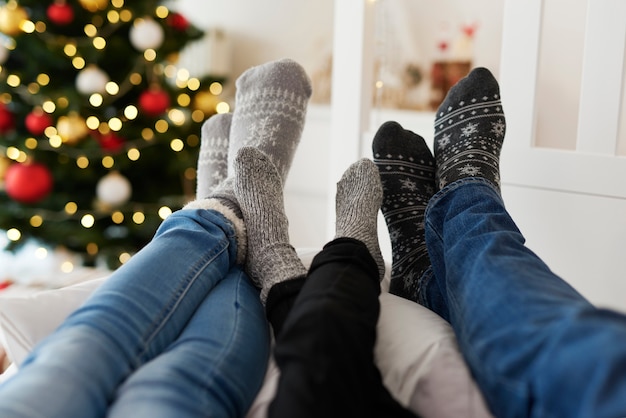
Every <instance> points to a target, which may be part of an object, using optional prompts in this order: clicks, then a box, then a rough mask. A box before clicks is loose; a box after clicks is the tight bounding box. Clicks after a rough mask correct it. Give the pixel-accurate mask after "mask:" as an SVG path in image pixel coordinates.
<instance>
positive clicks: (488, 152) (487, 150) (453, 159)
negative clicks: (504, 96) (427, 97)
mask: <svg viewBox="0 0 626 418" xmlns="http://www.w3.org/2000/svg"><path fill="white" fill-rule="evenodd" d="M504 132H505V119H504V112H503V110H502V103H501V102H500V88H499V86H498V82H497V81H496V79H495V78H494V77H493V75H492V74H491V72H489V70H487V69H486V68H476V69H474V70H472V72H470V74H469V75H468V76H467V77H465V78H464V79H462V80H460V81H459V82H458V83H457V84H456V85H454V86H453V87H452V89H450V91H449V92H448V95H447V96H446V98H445V99H444V101H443V103H442V104H441V106H439V110H437V116H436V120H435V147H434V148H435V159H436V162H437V172H436V178H437V180H438V183H439V187H440V188H443V187H445V185H446V184H449V183H452V182H453V181H456V180H459V179H462V178H466V177H482V178H484V179H487V180H488V181H490V182H491V183H493V185H494V186H496V188H498V189H499V188H500V169H499V159H500V150H501V149H502V141H503V139H504Z"/></svg>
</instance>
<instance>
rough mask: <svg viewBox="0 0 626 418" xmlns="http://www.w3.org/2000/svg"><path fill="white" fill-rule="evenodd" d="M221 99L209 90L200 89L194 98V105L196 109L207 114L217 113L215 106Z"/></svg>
mask: <svg viewBox="0 0 626 418" xmlns="http://www.w3.org/2000/svg"><path fill="white" fill-rule="evenodd" d="M219 101H220V100H219V98H218V97H217V96H215V95H213V94H211V93H209V92H208V91H200V92H198V94H196V97H195V98H194V100H193V107H194V109H196V110H200V111H202V112H203V113H204V114H205V115H212V114H214V113H216V109H215V108H216V106H217V104H218V103H219Z"/></svg>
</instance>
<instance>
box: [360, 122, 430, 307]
mask: <svg viewBox="0 0 626 418" xmlns="http://www.w3.org/2000/svg"><path fill="white" fill-rule="evenodd" d="M372 150H373V153H374V162H375V163H376V165H377V166H378V171H379V173H380V178H381V181H382V184H383V205H382V212H383V216H384V217H385V221H386V223H387V228H388V229H389V235H390V237H391V249H392V257H393V260H392V267H391V283H390V287H389V292H390V293H393V294H395V295H398V296H401V297H404V298H406V299H409V300H413V301H416V302H417V285H418V280H419V278H420V277H421V276H422V274H423V273H424V271H426V269H428V267H430V259H429V258H428V251H427V250H426V242H425V239H424V212H425V210H426V205H427V204H428V201H429V200H430V198H431V197H432V195H433V194H434V192H435V180H434V179H435V159H434V158H433V155H432V153H431V152H430V149H429V148H428V145H426V142H425V141H424V138H422V137H421V136H419V135H417V134H415V133H413V132H411V131H408V130H405V129H403V128H402V126H400V125H399V124H398V123H396V122H386V123H384V124H383V125H382V126H381V127H380V128H379V129H378V132H377V133H376V135H375V136H374V141H373V144H372Z"/></svg>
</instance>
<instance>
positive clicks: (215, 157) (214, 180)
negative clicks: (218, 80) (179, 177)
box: [196, 113, 233, 199]
mask: <svg viewBox="0 0 626 418" xmlns="http://www.w3.org/2000/svg"><path fill="white" fill-rule="evenodd" d="M232 118H233V115H232V114H231V113H218V114H216V115H213V116H212V117H210V118H209V119H207V120H206V121H205V122H204V124H203V125H202V133H201V136H200V153H199V155H198V171H197V174H196V178H197V181H196V199H204V198H205V197H207V196H209V195H210V194H211V193H212V192H213V190H214V189H215V187H216V186H217V185H218V184H220V183H221V182H222V180H224V179H225V178H226V177H227V176H228V142H229V141H228V136H229V134H230V122H231V120H232Z"/></svg>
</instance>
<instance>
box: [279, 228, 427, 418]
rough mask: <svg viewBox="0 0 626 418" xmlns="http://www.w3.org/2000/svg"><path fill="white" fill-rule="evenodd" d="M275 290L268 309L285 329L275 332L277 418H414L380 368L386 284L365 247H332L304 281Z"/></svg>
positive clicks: (340, 242)
mask: <svg viewBox="0 0 626 418" xmlns="http://www.w3.org/2000/svg"><path fill="white" fill-rule="evenodd" d="M277 286H278V285H277ZM277 286H274V288H273V289H272V291H271V292H270V295H269V296H268V305H267V308H268V317H269V318H270V321H272V325H274V324H275V323H276V325H278V328H279V329H280V331H278V330H276V326H275V325H274V326H275V331H276V332H277V336H276V346H275V350H274V355H275V358H276V362H277V364H278V367H279V368H280V371H281V377H280V381H279V385H278V389H277V393H276V397H275V398H274V400H273V402H272V404H271V405H270V408H269V416H270V417H271V418H276V417H289V418H292V417H298V418H300V417H324V418H328V417H341V418H346V417H414V415H413V414H412V413H411V412H410V411H408V410H406V409H404V408H403V407H402V406H400V405H399V404H398V403H397V402H396V401H395V400H394V399H393V398H392V397H391V395H390V394H389V392H388V391H387V389H386V388H385V387H384V386H383V383H382V378H381V375H380V372H379V371H378V368H377V367H376V365H375V364H374V343H375V341H376V324H377V321H378V316H379V312H380V304H379V301H378V296H379V294H380V284H379V277H378V269H377V266H376V262H375V261H374V259H373V258H372V257H371V255H370V254H369V251H368V250H367V248H366V246H365V245H364V244H363V243H362V242H360V241H357V240H354V239H349V238H340V239H336V240H334V241H332V242H330V243H329V244H327V245H326V246H325V247H324V249H323V250H322V251H321V252H320V253H319V254H318V255H317V256H316V257H315V258H314V259H313V263H312V264H311V268H310V270H309V273H308V276H307V278H306V280H300V282H299V284H298V283H297V282H293V283H291V284H286V285H285V288H283V289H280V287H279V288H277ZM298 287H301V290H300V292H299V294H297V288H298ZM275 289H276V292H274V290H275ZM281 290H283V291H281ZM277 295H282V297H279V296H277ZM281 306H282V308H283V309H281V308H280V307H281ZM281 312H282V314H281ZM286 312H288V314H287V315H286V316H285V313H286ZM281 315H282V316H283V319H284V321H282V320H281V318H280V316H281ZM281 323H282V326H281V325H280V324H281Z"/></svg>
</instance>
